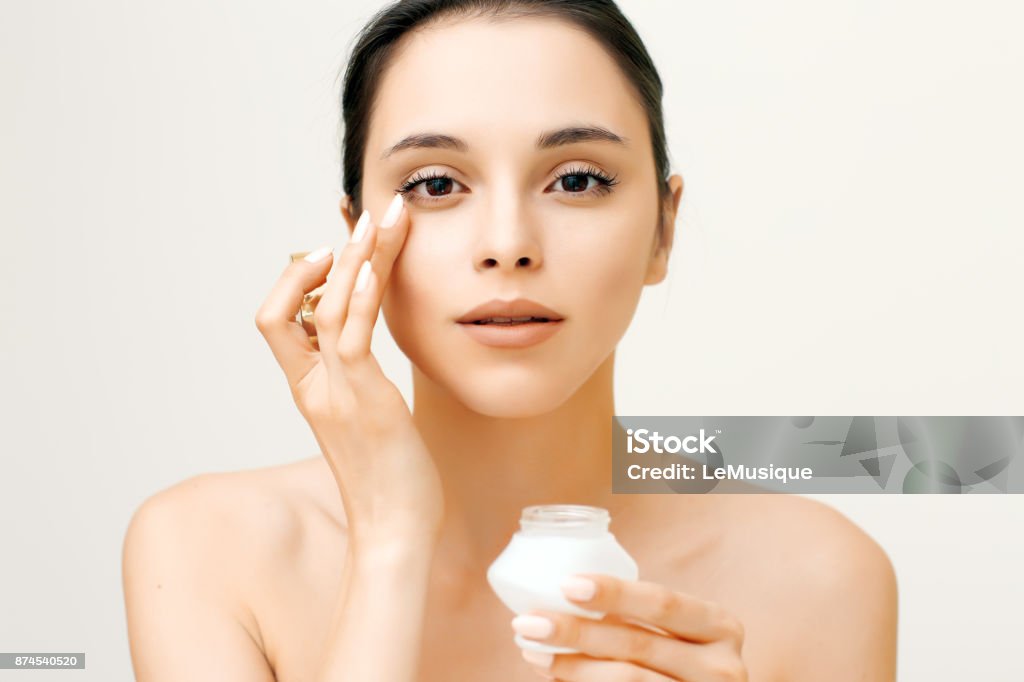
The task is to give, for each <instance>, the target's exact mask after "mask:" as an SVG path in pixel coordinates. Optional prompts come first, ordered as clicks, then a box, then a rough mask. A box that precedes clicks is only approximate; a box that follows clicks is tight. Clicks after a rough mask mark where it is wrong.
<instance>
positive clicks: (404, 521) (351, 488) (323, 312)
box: [256, 195, 444, 543]
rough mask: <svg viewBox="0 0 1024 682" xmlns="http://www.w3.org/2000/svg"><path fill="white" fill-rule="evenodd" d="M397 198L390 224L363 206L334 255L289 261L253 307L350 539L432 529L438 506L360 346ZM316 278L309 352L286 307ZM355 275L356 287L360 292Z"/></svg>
mask: <svg viewBox="0 0 1024 682" xmlns="http://www.w3.org/2000/svg"><path fill="white" fill-rule="evenodd" d="M403 204H404V202H403V201H402V196H401V195H396V196H395V199H394V201H393V203H392V204H391V206H390V208H389V210H388V212H387V214H386V215H385V219H384V220H383V221H382V222H384V223H387V222H389V221H388V218H389V217H391V218H394V224H393V225H391V226H390V227H385V226H384V225H381V226H380V227H379V228H378V227H377V226H376V225H375V224H374V223H373V221H372V219H370V216H369V213H364V215H363V216H362V217H361V219H360V221H359V222H358V223H357V224H356V228H355V230H353V233H352V237H351V238H350V239H349V240H348V242H347V243H346V244H345V246H344V247H343V249H342V251H341V253H340V255H338V256H337V257H336V258H335V257H332V254H331V253H324V254H323V256H324V257H323V258H322V259H321V260H318V261H315V262H309V261H307V260H302V259H300V260H297V261H295V262H293V263H291V264H290V265H289V266H288V267H287V268H286V269H285V271H284V273H283V274H282V275H281V277H280V278H279V279H278V281H277V283H276V284H275V285H274V287H273V289H272V290H271V292H270V295H269V296H268V297H267V299H266V300H265V301H264V302H263V304H262V305H261V306H260V309H259V311H258V312H257V314H256V326H257V328H258V329H259V330H260V332H261V333H262V334H263V336H264V337H265V338H266V340H267V343H268V344H269V345H270V348H271V350H272V351H273V353H274V357H275V358H276V359H277V362H278V364H280V365H281V368H282V369H283V370H284V373H285V376H286V377H287V379H288V385H289V386H290V387H291V391H292V397H293V398H294V400H295V404H296V405H297V406H298V408H299V411H300V412H301V413H302V416H303V417H304V418H305V419H306V421H307V422H308V423H309V425H310V427H311V428H312V430H313V433H314V435H315V436H316V439H317V442H318V443H319V444H320V447H321V449H322V451H323V455H324V457H325V458H326V459H327V462H328V463H329V464H330V467H331V471H332V472H333V473H334V477H335V480H336V481H337V483H338V486H339V488H340V491H341V496H342V501H343V503H344V507H345V512H346V516H347V520H348V526H349V533H350V536H352V537H353V539H354V540H355V541H356V542H357V543H358V542H359V541H360V539H361V538H363V537H366V538H367V539H370V538H373V537H379V536H380V535H381V534H382V533H395V532H397V533H405V532H409V533H422V532H424V531H426V532H432V531H436V530H437V529H438V527H439V526H440V522H441V518H442V515H443V511H444V503H443V495H442V489H441V482H440V476H439V474H438V472H437V468H436V466H435V465H434V461H433V459H432V458H431V456H430V453H429V452H428V450H427V447H426V445H425V444H424V442H423V440H422V438H421V437H420V434H419V432H418V431H417V429H416V428H415V425H414V424H413V421H412V415H411V413H410V411H409V408H408V406H407V405H406V403H405V400H404V399H403V397H402V394H401V392H399V390H398V388H397V387H396V386H395V385H394V384H393V383H391V381H389V380H388V379H387V378H386V377H385V376H384V373H383V372H382V371H381V368H380V366H379V365H378V364H377V360H376V358H374V356H373V354H372V353H371V352H370V340H371V338H372V336H373V328H374V325H375V323H376V321H377V315H378V313H379V310H380V304H381V299H382V298H383V292H384V287H385V286H386V285H387V281H388V277H389V275H390V273H391V268H392V266H393V264H394V262H395V259H396V258H397V256H398V253H399V252H400V251H401V249H402V245H403V244H404V243H405V237H406V234H407V233H408V229H409V216H408V211H406V210H404V205H403ZM396 211H398V214H397V215H396V214H395V212H396ZM318 251H319V250H318ZM310 255H313V254H310ZM367 261H369V263H368V264H367V265H366V266H365V267H364V266H363V264H364V263H366V262H367ZM332 264H333V268H330V266H331V265H332ZM329 268H330V273H328V270H329ZM361 268H363V272H362V276H361V277H359V275H360V270H361ZM325 278H326V280H327V284H326V285H325V287H324V291H323V295H322V296H321V298H320V301H319V303H318V304H317V306H316V310H315V312H314V316H313V317H314V324H315V325H316V332H317V341H318V345H319V347H320V348H319V350H317V349H316V347H314V345H313V344H312V342H311V340H310V338H309V336H308V335H307V334H306V332H305V331H304V330H303V328H302V326H301V325H300V324H299V323H298V322H296V321H295V314H296V313H297V312H298V310H299V306H300V305H301V303H302V299H303V296H304V295H305V294H306V293H307V292H309V291H312V290H313V289H315V288H317V287H318V286H320V285H321V284H323V282H324V280H325ZM357 278H358V279H359V280H360V283H364V282H365V285H366V286H365V288H364V289H362V290H361V291H357V290H356V282H357Z"/></svg>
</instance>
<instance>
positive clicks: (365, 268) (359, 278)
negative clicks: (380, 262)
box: [356, 260, 370, 291]
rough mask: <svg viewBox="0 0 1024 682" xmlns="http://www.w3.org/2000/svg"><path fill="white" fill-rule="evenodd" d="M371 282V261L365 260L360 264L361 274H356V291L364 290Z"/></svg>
mask: <svg viewBox="0 0 1024 682" xmlns="http://www.w3.org/2000/svg"><path fill="white" fill-rule="evenodd" d="M369 282H370V261H368V260H364V261H363V264H362V265H360V266H359V274H357V275H356V291H362V290H363V289H365V288H366V285H367V284H368V283H369Z"/></svg>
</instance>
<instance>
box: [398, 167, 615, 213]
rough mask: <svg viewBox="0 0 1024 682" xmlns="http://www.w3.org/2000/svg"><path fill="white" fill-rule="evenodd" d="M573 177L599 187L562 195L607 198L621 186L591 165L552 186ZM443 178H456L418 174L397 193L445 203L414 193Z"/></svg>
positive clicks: (572, 170)
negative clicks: (616, 187) (417, 188)
mask: <svg viewBox="0 0 1024 682" xmlns="http://www.w3.org/2000/svg"><path fill="white" fill-rule="evenodd" d="M572 175H583V176H591V177H593V178H594V179H596V180H597V182H598V185H597V187H594V188H591V189H589V190H586V191H583V192H561V194H570V195H573V194H575V195H583V196H588V195H591V196H605V195H607V194H609V193H611V191H612V187H614V186H615V185H617V184H619V181H618V180H617V179H616V178H617V177H618V176H617V175H612V176H609V175H607V174H606V173H604V172H602V171H601V170H600V169H598V168H595V167H593V166H590V165H587V166H582V167H577V168H570V169H568V170H566V171H565V172H563V173H560V174H558V175H557V176H555V179H554V181H553V183H552V184H554V183H555V182H559V181H560V180H561V179H562V178H565V177H569V176H572ZM441 178H444V179H446V180H455V178H453V177H451V176H450V175H448V174H447V173H442V172H439V171H429V172H428V173H426V174H423V173H417V174H416V175H414V176H412V177H411V178H409V180H407V181H406V182H405V183H404V184H403V185H402V186H401V187H399V188H398V189H396V190H395V191H396V192H398V193H400V194H404V195H406V196H411V197H412V198H413V200H414V201H420V202H424V203H428V204H431V203H435V202H438V201H443V200H444V198H445V197H447V196H449V195H445V196H442V197H426V196H422V195H420V194H416V193H415V192H413V191H412V190H413V189H415V188H416V186H417V185H419V184H422V183H424V182H427V181H429V180H438V179H441Z"/></svg>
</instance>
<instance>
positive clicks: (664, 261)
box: [644, 174, 683, 284]
mask: <svg viewBox="0 0 1024 682" xmlns="http://www.w3.org/2000/svg"><path fill="white" fill-rule="evenodd" d="M668 187H669V195H668V197H666V201H665V204H664V205H663V206H662V207H661V211H660V213H659V216H658V219H659V220H661V221H663V222H662V224H661V230H660V234H661V239H659V240H658V244H657V245H656V247H655V250H654V253H653V254H651V260H650V263H649V264H648V267H647V276H646V277H645V278H644V284H657V283H658V282H661V281H662V280H663V279H665V275H666V274H668V257H669V256H670V255H671V254H672V243H673V240H674V239H675V232H676V214H677V213H678V212H679V200H680V199H681V198H682V196H683V176H681V175H678V174H677V175H673V176H671V177H670V178H669V179H668Z"/></svg>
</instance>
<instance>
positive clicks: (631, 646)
mask: <svg viewBox="0 0 1024 682" xmlns="http://www.w3.org/2000/svg"><path fill="white" fill-rule="evenodd" d="M537 617H540V618H543V619H545V620H547V621H550V623H551V625H550V626H544V627H542V624H541V623H540V622H539V621H535V620H534V619H536V618H537ZM516 620H518V621H519V624H518V626H516V624H515V621H514V622H513V626H514V627H516V629H517V631H518V632H519V634H520V635H522V636H524V637H528V638H530V639H537V641H541V642H544V643H545V644H550V645H553V646H564V647H569V648H571V649H575V650H576V651H578V652H580V653H581V654H585V655H587V656H591V657H594V658H601V659H609V660H618V661H624V662H628V663H634V664H637V665H641V666H643V667H645V668H648V669H650V670H654V671H657V672H659V673H663V674H665V675H671V676H673V677H682V678H685V679H690V678H691V677H693V679H700V677H699V672H700V665H701V661H702V660H703V659H704V658H705V657H704V655H703V652H702V651H701V649H702V648H705V647H704V646H703V645H701V644H696V643H694V642H687V641H684V640H681V639H678V638H676V637H671V636H665V635H659V634H657V633H654V632H651V631H650V630H645V629H643V628H639V627H635V626H632V625H624V624H619V623H612V622H608V621H596V620H591V619H590V618H585V617H581V616H575V615H572V614H568V613H557V612H548V611H534V612H530V613H529V614H527V615H526V616H525V617H523V616H519V617H518V618H517V619H516ZM531 626H533V627H536V629H535V630H533V632H534V633H536V634H540V633H543V632H545V631H547V632H548V633H549V634H547V635H545V636H544V637H543V638H535V637H531V636H530V634H529V632H530V628H531Z"/></svg>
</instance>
